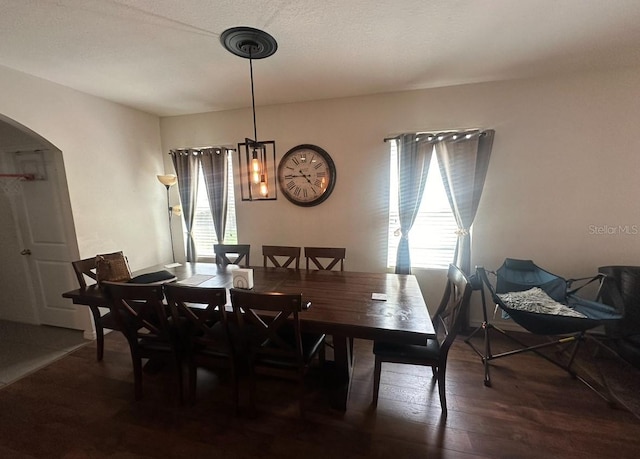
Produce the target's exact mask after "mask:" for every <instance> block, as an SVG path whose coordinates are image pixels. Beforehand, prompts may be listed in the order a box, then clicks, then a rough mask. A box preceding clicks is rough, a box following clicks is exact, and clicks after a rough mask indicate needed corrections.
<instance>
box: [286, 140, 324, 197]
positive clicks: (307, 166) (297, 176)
mask: <svg viewBox="0 0 640 459" xmlns="http://www.w3.org/2000/svg"><path fill="white" fill-rule="evenodd" d="M278 183H279V184H280V190H281V191H282V193H283V194H284V195H285V197H286V198H287V199H288V200H289V201H291V202H292V203H294V204H297V205H299V206H306V207H310V206H315V205H318V204H320V203H321V202H323V201H324V200H325V199H327V198H328V197H329V195H330V194H331V192H332V191H333V187H334V186H335V184H336V167H335V164H334V163H333V160H332V159H331V156H329V153H327V152H326V151H324V150H323V149H322V148H320V147H317V146H315V145H298V146H297V147H294V148H292V149H291V150H289V151H288V152H287V153H286V154H285V155H284V156H283V157H282V159H281V160H280V164H279V165H278Z"/></svg>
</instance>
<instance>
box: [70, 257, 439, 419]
mask: <svg viewBox="0 0 640 459" xmlns="http://www.w3.org/2000/svg"><path fill="white" fill-rule="evenodd" d="M236 269H242V268H239V267H238V266H236V265H216V264H213V263H199V262H198V263H183V264H181V265H180V266H175V267H165V266H162V265H159V266H151V267H148V268H146V269H143V270H140V271H136V272H135V273H134V275H139V274H144V273H151V272H154V271H159V270H166V271H169V272H170V273H172V274H174V275H175V277H176V280H175V282H179V283H183V284H187V285H194V286H198V287H205V288H206V287H224V288H226V289H229V288H232V287H233V272H234V270H236ZM251 270H252V274H253V290H254V291H258V292H281V293H293V294H298V293H301V294H302V299H303V304H305V305H307V304H308V308H305V309H304V310H303V311H302V312H301V313H300V323H301V328H302V331H303V332H314V333H324V334H326V335H331V336H332V338H333V347H334V349H333V353H334V360H333V362H331V364H330V366H331V368H330V373H331V378H329V380H330V381H331V384H330V386H331V387H330V391H331V400H332V406H333V407H334V408H337V409H340V410H346V408H347V401H348V397H349V389H350V386H351V376H352V372H353V366H354V357H353V355H352V353H353V349H352V347H351V346H350V345H349V342H350V340H352V339H365V340H382V341H387V342H393V343H404V344H425V343H426V341H427V339H431V338H434V337H435V331H434V327H433V323H432V322H431V318H430V316H429V312H428V310H427V305H426V303H425V301H424V298H423V296H422V292H421V290H420V287H419V285H418V282H417V280H416V277H415V276H413V275H410V274H393V273H368V272H353V271H326V270H306V269H288V268H271V267H253V268H251ZM62 296H63V297H64V298H70V299H71V300H72V301H73V303H74V304H78V305H85V306H99V307H106V300H105V297H104V295H103V292H102V291H101V289H100V288H99V287H98V286H97V285H96V284H93V285H90V286H87V287H86V288H79V289H76V290H72V291H69V292H65V293H63V295H62ZM227 298H228V304H227V307H228V308H229V309H231V303H230V299H229V298H230V297H229V295H228V296H227Z"/></svg>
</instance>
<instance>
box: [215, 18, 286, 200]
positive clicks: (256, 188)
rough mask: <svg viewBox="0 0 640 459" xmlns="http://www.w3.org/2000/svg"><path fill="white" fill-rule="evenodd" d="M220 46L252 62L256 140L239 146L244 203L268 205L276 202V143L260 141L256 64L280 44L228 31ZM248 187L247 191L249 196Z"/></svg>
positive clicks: (254, 32)
mask: <svg viewBox="0 0 640 459" xmlns="http://www.w3.org/2000/svg"><path fill="white" fill-rule="evenodd" d="M220 43H221V44H222V46H223V47H224V48H225V49H226V50H227V51H229V52H231V53H232V54H235V55H236V56H239V57H242V58H244V59H249V76H250V79H251V110H252V113H253V138H252V139H250V138H248V137H247V138H245V141H244V143H239V144H238V155H239V160H240V161H239V167H240V174H241V180H240V190H241V195H242V200H243V201H265V200H274V199H277V189H276V173H275V167H276V166H275V165H276V146H275V145H276V144H275V141H273V140H268V141H260V140H258V129H257V125H256V102H255V91H254V88H253V61H254V60H255V59H264V58H266V57H269V56H271V55H273V54H274V53H275V52H276V50H277V49H278V43H277V42H276V40H275V39H274V38H273V37H272V36H271V35H269V34H268V33H266V32H264V31H262V30H259V29H254V28H252V27H232V28H230V29H227V30H225V31H224V32H222V35H220ZM242 177H244V178H242ZM245 180H246V183H245ZM245 185H246V187H247V192H246V193H245Z"/></svg>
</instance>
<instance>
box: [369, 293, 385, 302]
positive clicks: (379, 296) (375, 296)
mask: <svg viewBox="0 0 640 459" xmlns="http://www.w3.org/2000/svg"><path fill="white" fill-rule="evenodd" d="M371 299H372V300H377V301H387V294H386V293H372V294H371Z"/></svg>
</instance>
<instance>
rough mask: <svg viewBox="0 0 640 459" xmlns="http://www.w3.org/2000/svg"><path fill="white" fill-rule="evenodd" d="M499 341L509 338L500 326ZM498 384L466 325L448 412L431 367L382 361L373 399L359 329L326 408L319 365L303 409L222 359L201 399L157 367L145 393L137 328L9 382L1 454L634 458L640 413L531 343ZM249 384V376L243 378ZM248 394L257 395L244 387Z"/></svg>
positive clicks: (282, 388) (286, 388) (496, 371)
mask: <svg viewBox="0 0 640 459" xmlns="http://www.w3.org/2000/svg"><path fill="white" fill-rule="evenodd" d="M492 344H493V345H494V347H497V348H499V347H500V338H499V337H497V338H495V339H494V341H493V343H492ZM494 363H495V364H494V366H493V371H492V379H493V387H491V388H487V387H484V385H483V383H482V365H481V363H480V360H479V358H477V357H476V356H475V354H473V353H472V351H471V349H470V348H469V347H468V346H466V345H465V344H464V342H463V341H462V340H461V339H460V340H459V341H458V342H456V343H455V344H454V346H453V348H452V351H451V354H450V360H449V369H448V386H447V400H448V403H449V416H448V417H447V418H446V420H445V419H442V418H441V415H440V404H439V401H438V391H437V388H436V387H434V386H433V384H432V379H431V371H430V369H429V368H423V367H413V366H409V365H393V364H385V365H383V372H382V382H381V388H380V400H379V404H378V408H377V410H373V409H372V407H371V405H370V403H371V395H372V394H371V391H372V385H373V384H372V380H373V356H372V353H371V343H370V342H367V341H356V366H355V372H354V380H353V384H352V389H351V394H350V399H349V406H348V410H347V411H346V413H341V412H337V411H334V410H331V409H330V408H328V405H327V395H326V393H325V391H323V381H322V378H321V375H320V372H319V369H318V371H317V372H316V373H312V374H311V375H310V378H309V384H308V389H309V390H308V397H307V411H306V414H305V418H304V419H301V418H300V417H299V415H298V409H297V408H298V407H297V398H296V396H295V386H292V385H291V384H290V383H287V382H280V381H275V380H264V381H261V384H259V385H258V399H259V400H258V405H257V410H256V411H255V412H254V411H251V410H249V409H248V408H247V407H244V408H243V409H242V410H241V412H240V413H239V414H238V415H236V414H234V409H233V404H232V402H231V400H230V398H231V388H230V386H229V381H228V378H226V375H224V374H223V373H222V374H221V375H220V377H218V376H216V374H215V373H213V372H209V371H201V372H200V373H199V387H198V400H197V402H196V404H195V405H193V406H188V405H180V404H179V402H178V398H177V396H176V395H177V394H176V392H177V388H176V384H175V380H174V378H173V377H172V376H173V375H171V374H169V373H168V372H166V371H160V372H158V373H156V374H145V375H144V378H143V388H144V398H143V400H141V401H140V402H135V401H134V400H133V375H132V370H131V364H130V358H129V352H128V348H127V345H126V342H125V341H124V339H123V338H122V336H121V335H120V334H119V333H111V334H109V335H108V336H107V338H106V343H105V357H104V361H103V362H101V363H98V362H96V361H95V344H93V343H92V344H89V345H87V346H84V347H83V348H81V349H79V350H77V351H75V352H73V353H72V354H70V355H69V356H67V357H65V358H63V359H61V360H59V361H56V362H54V363H52V364H51V365H49V366H47V367H45V368H43V369H41V370H39V371H37V372H35V373H33V374H31V375H29V376H27V377H25V378H23V379H21V380H19V381H17V382H15V383H13V384H10V385H8V386H6V387H4V388H2V389H1V390H0V457H3V458H14V457H15V458H20V457H25V458H26V457H46V458H55V457H61V458H103V457H117V458H133V457H187V458H200V457H216V458H227V457H228V458H245V457H246V458H249V457H250V458H282V457H284V458H288V457H292V458H294V457H295V458H331V459H335V458H343V457H353V458H358V457H377V458H394V459H396V458H418V457H435V458H437V457H446V458H472V457H476V458H477V457H485V458H573V457H575V458H590V457H593V458H606V457H612V458H614V457H615V458H632V457H633V458H635V457H639V456H640V420H638V418H636V417H635V416H634V415H632V414H631V413H629V412H628V411H625V410H622V409H614V408H611V407H610V406H609V405H608V404H607V403H606V402H605V401H604V400H602V399H601V398H600V397H598V395H597V394H595V393H594V392H592V391H591V390H589V389H588V388H587V387H586V386H584V385H583V384H582V383H580V382H579V381H577V380H575V379H572V378H571V377H570V376H569V375H568V374H567V373H565V372H563V371H562V370H560V369H558V368H557V367H554V366H553V365H551V364H549V363H548V362H546V361H545V360H543V359H541V358H539V357H536V356H531V355H520V356H515V357H510V358H508V359H504V360H501V361H495V362H494ZM241 389H243V393H246V390H244V389H246V388H245V387H242V388H241ZM242 398H243V400H242V402H243V404H245V405H246V396H244V397H242Z"/></svg>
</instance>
